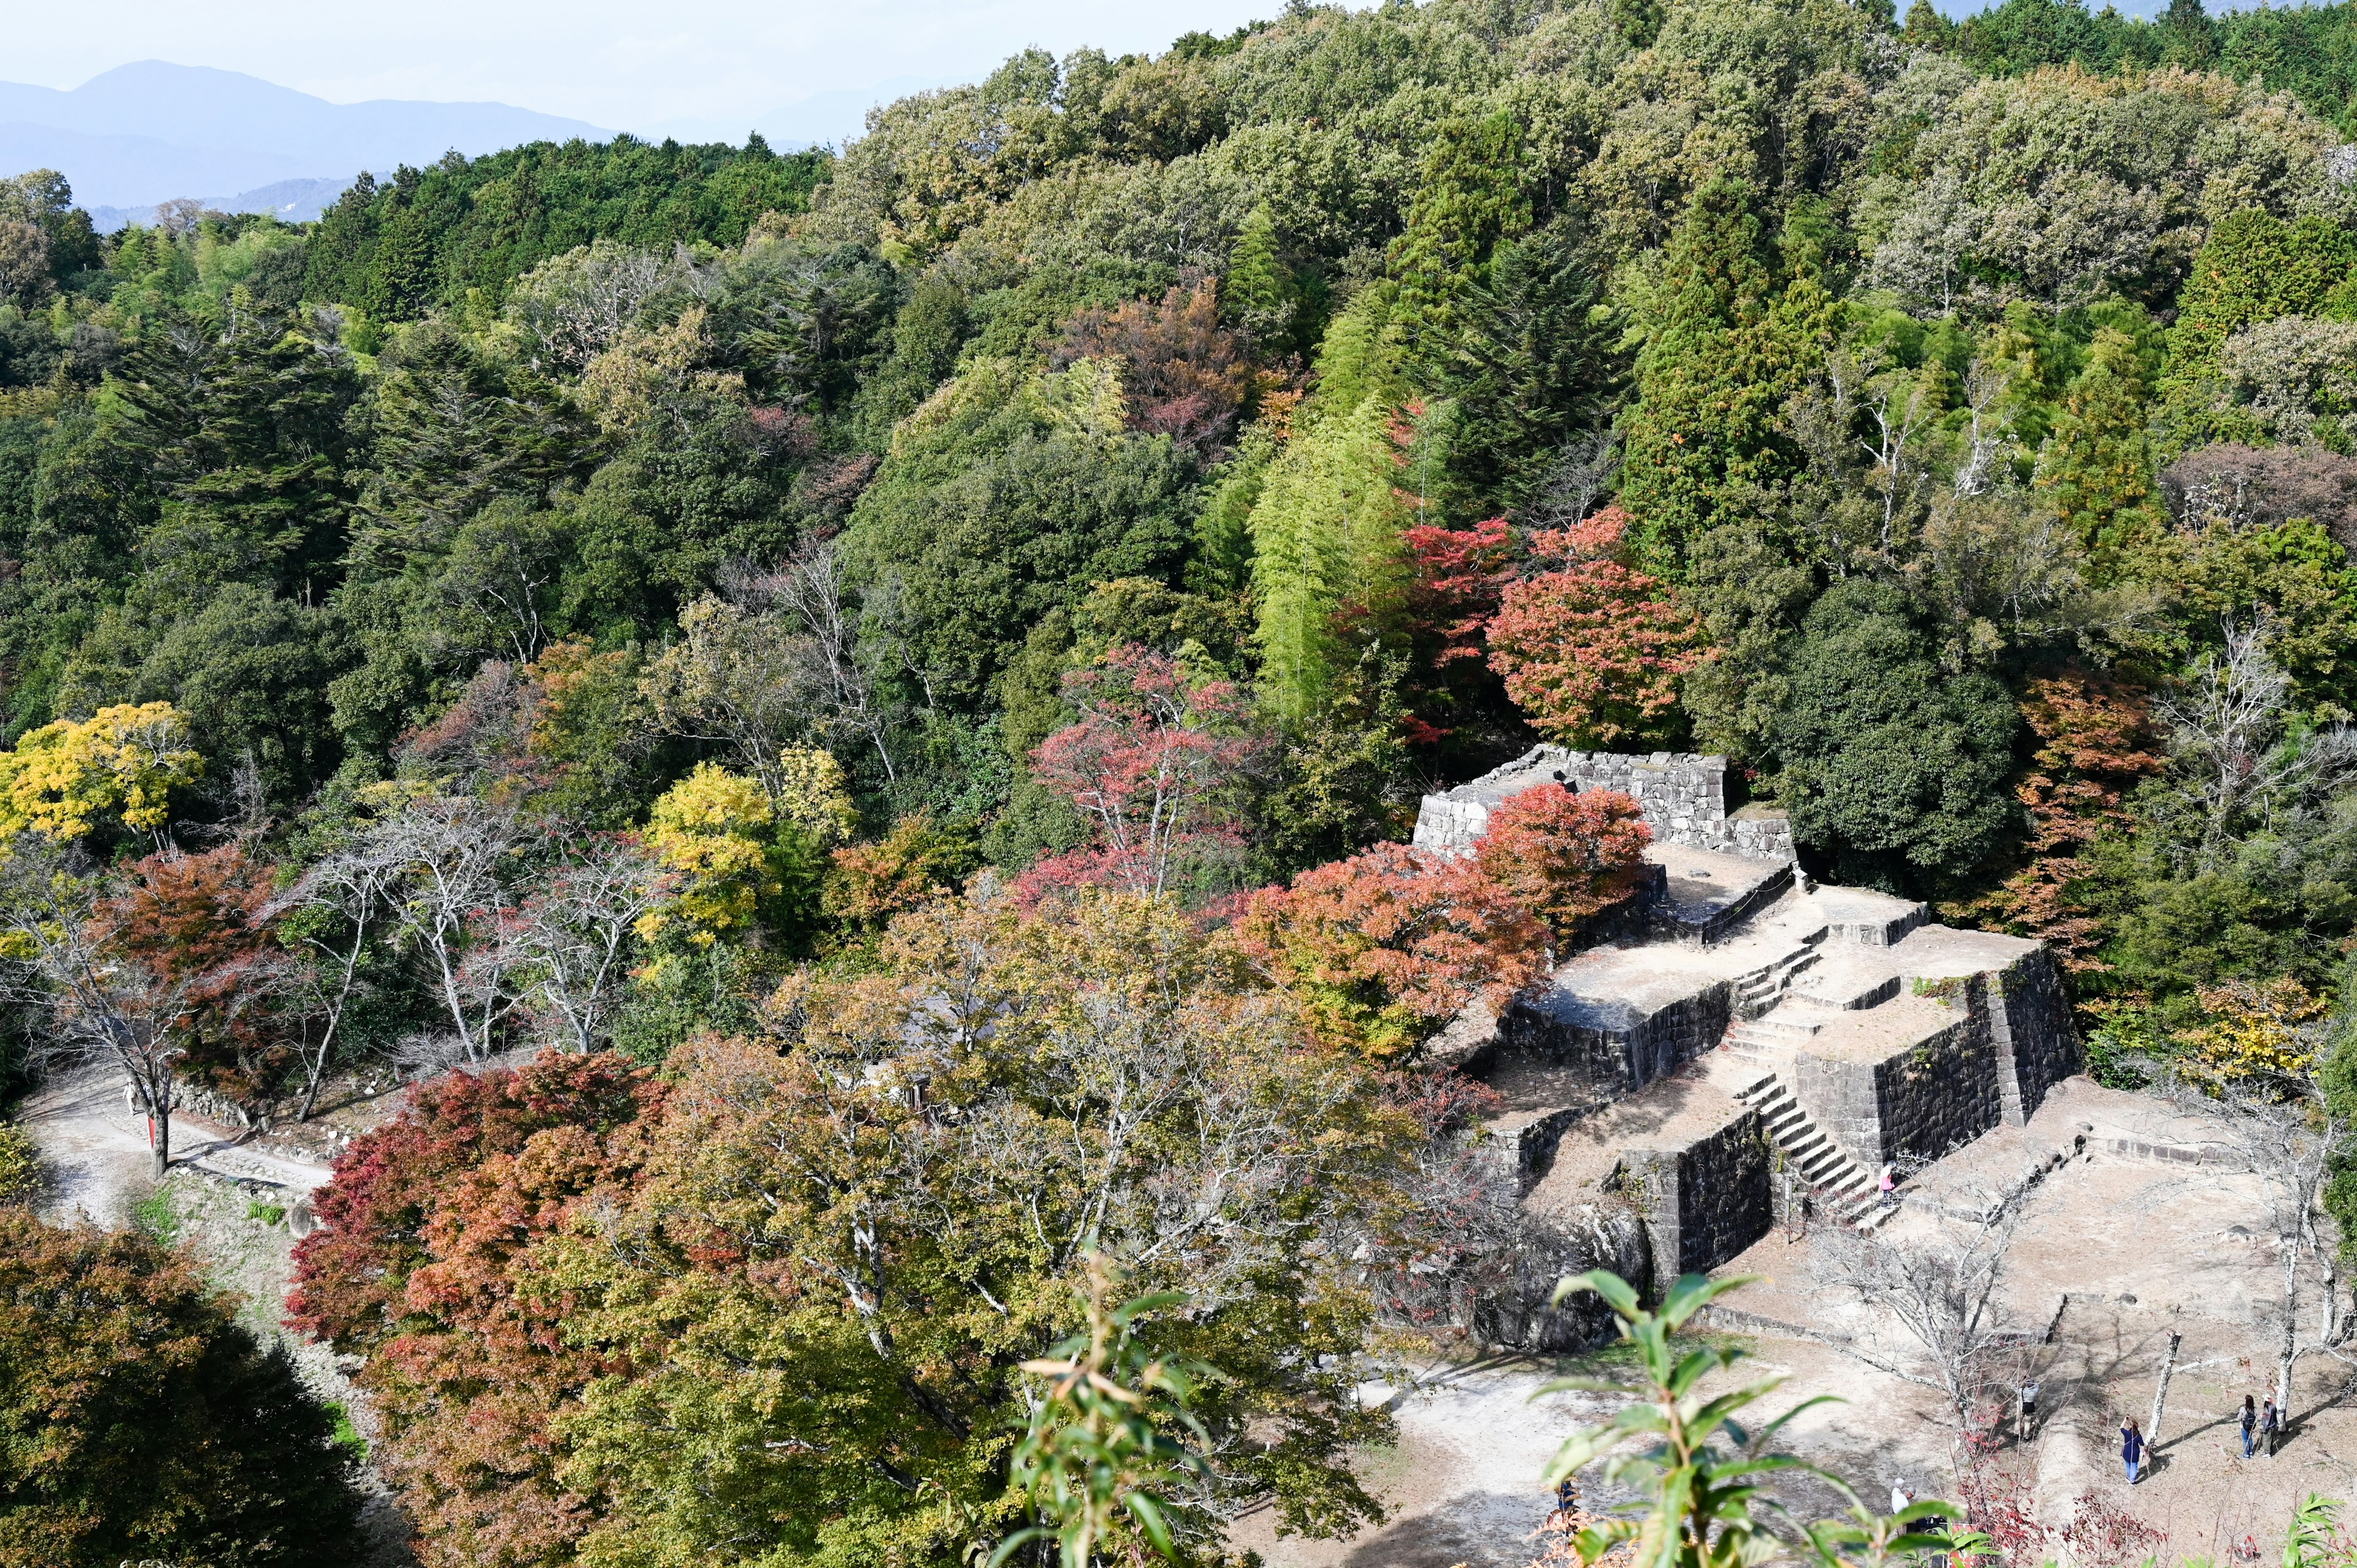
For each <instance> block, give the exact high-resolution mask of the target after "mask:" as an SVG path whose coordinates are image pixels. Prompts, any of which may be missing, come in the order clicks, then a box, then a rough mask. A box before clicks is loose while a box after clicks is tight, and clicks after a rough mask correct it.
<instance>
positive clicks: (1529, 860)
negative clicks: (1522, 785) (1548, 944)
mask: <svg viewBox="0 0 2357 1568" xmlns="http://www.w3.org/2000/svg"><path fill="white" fill-rule="evenodd" d="M1652 842H1653V830H1652V828H1650V827H1648V826H1646V825H1645V816H1644V811H1643V810H1642V808H1641V807H1640V806H1639V805H1638V804H1637V802H1636V800H1634V799H1633V798H1631V797H1630V796H1628V795H1624V794H1622V793H1621V792H1620V791H1619V790H1617V789H1591V790H1589V791H1588V792H1587V793H1586V794H1579V793H1577V792H1575V791H1573V790H1570V789H1565V788H1564V787H1563V786H1562V785H1560V784H1552V783H1551V784H1542V785H1539V786H1538V787H1537V788H1536V789H1525V790H1523V792H1522V793H1521V794H1519V795H1516V796H1515V797H1514V798H1513V799H1512V800H1508V801H1507V802H1506V803H1505V804H1504V805H1502V806H1501V807H1499V808H1498V809H1497V810H1496V811H1492V812H1491V813H1490V825H1489V830H1488V831H1487V832H1485V833H1484V834H1483V835H1482V837H1481V842H1480V845H1479V846H1478V847H1477V848H1476V849H1475V851H1474V859H1475V862H1476V864H1478V865H1480V868H1481V870H1482V872H1483V874H1484V875H1487V876H1488V877H1489V878H1490V880H1491V881H1492V882H1494V883H1495V884H1497V886H1499V887H1500V888H1501V889H1502V890H1503V891H1504V892H1505V893H1506V895H1507V896H1508V897H1511V898H1512V899H1513V900H1514V901H1515V902H1517V903H1519V904H1520V905H1522V907H1523V908H1525V909H1528V910H1529V911H1530V912H1531V913H1532V914H1533V915H1535V916H1536V917H1538V918H1539V919H1540V920H1542V921H1544V923H1545V925H1546V928H1547V929H1548V930H1549V931H1551V932H1553V933H1554V935H1555V942H1556V945H1557V947H1558V948H1561V947H1564V946H1567V945H1568V944H1569V943H1570V942H1571V941H1572V940H1573V939H1574V938H1575V937H1576V936H1577V933H1578V930H1579V928H1580V926H1581V925H1582V923H1584V922H1585V921H1587V919H1588V918H1590V917H1592V916H1594V915H1596V914H1597V913H1598V912H1599V911H1601V910H1603V909H1606V908H1610V907H1611V906H1612V905H1614V904H1617V903H1619V902H1620V900H1621V899H1623V898H1626V897H1628V896H1629V895H1630V894H1631V893H1632V892H1634V891H1636V888H1637V884H1638V881H1639V879H1640V878H1641V877H1642V876H1643V875H1644V871H1645V865H1644V854H1645V846H1646V845H1647V844H1649V843H1652Z"/></svg>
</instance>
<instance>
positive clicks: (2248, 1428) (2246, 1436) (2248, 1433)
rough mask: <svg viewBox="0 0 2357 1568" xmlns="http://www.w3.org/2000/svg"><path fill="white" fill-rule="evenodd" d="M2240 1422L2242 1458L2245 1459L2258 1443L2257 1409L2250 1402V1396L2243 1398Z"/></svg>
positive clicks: (2246, 1395) (2245, 1395)
mask: <svg viewBox="0 0 2357 1568" xmlns="http://www.w3.org/2000/svg"><path fill="white" fill-rule="evenodd" d="M2240 1421H2241V1424H2242V1428H2243V1457H2244V1458H2245V1459H2247V1458H2249V1457H2250V1456H2251V1449H2252V1447H2253V1446H2254V1445H2255V1444H2256V1443H2257V1441H2258V1426H2259V1412H2258V1407H2257V1406H2256V1405H2255V1404H2253V1403H2252V1402H2251V1396H2250V1395H2248V1394H2244V1396H2243V1413H2242V1415H2241V1417H2240Z"/></svg>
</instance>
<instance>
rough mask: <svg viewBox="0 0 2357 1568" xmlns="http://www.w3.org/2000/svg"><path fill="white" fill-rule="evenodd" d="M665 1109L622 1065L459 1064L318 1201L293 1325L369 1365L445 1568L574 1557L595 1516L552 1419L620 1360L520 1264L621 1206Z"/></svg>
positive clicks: (392, 1470) (353, 1154)
mask: <svg viewBox="0 0 2357 1568" xmlns="http://www.w3.org/2000/svg"><path fill="white" fill-rule="evenodd" d="M663 1100H664V1090H663V1087H662V1085H661V1084H660V1083H658V1082H657V1081H655V1080H654V1079H652V1078H651V1077H650V1076H649V1075H648V1074H647V1073H646V1072H644V1071H643V1070H641V1069H639V1068H637V1067H636V1066H634V1065H633V1064H632V1063H630V1061H629V1060H628V1059H626V1058H621V1057H618V1056H613V1055H610V1054H609V1055H600V1056H591V1057H584V1056H576V1055H560V1054H558V1053H556V1052H553V1051H551V1052H545V1053H544V1054H543V1055H541V1056H540V1057H539V1058H537V1059H535V1060H534V1061H533V1062H532V1063H530V1064H529V1065H527V1066H525V1067H522V1068H519V1069H497V1070H494V1071H491V1072H487V1073H483V1074H481V1075H479V1076H477V1075H474V1074H469V1073H454V1074H451V1075H449V1076H448V1077H446V1078H441V1079H435V1080H433V1081H432V1082H429V1083H425V1084H421V1085H419V1086H418V1087H417V1088H416V1089H414V1090H411V1093H410V1101H409V1104H408V1106H407V1107H406V1108H405V1109H404V1111H403V1112H402V1113H401V1115H400V1116H399V1117H397V1118H396V1119H395V1120H393V1122H388V1123H386V1124H385V1125H384V1126H382V1127H380V1128H378V1129H376V1130H375V1131H373V1132H371V1133H367V1134H365V1135H363V1136H361V1138H359V1139H357V1140H355V1141H354V1142H353V1144H352V1146H351V1148H350V1150H348V1151H347V1152H346V1153H345V1155H343V1157H342V1158H341V1159H339V1160H338V1161H337V1163H336V1174H335V1176H334V1179H333V1180H331V1181H330V1182H329V1183H328V1186H327V1187H325V1188H324V1189H322V1191H321V1193H320V1195H319V1197H318V1199H317V1210H318V1215H319V1218H320V1219H321V1220H322V1221H323V1222H324V1226H325V1228H324V1229H322V1230H317V1231H314V1232H313V1233H312V1234H311V1235H309V1236H307V1237H306V1238H305V1239H304V1240H303V1241H302V1243H301V1244H300V1245H299V1246H297V1247H296V1250H295V1291H294V1294H292V1295H291V1296H290V1297H289V1298H288V1301H287V1312H288V1318H287V1321H288V1323H289V1324H290V1326H294V1327H296V1328H299V1329H301V1330H303V1331H304V1332H306V1333H308V1334H311V1335H314V1336H317V1337H320V1338H323V1339H326V1340H327V1341H328V1343H329V1344H331V1345H333V1346H334V1347H335V1348H336V1349H338V1350H339V1351H342V1352H346V1353H359V1354H362V1355H365V1356H366V1357H367V1358H368V1359H367V1360H366V1362H365V1363H364V1364H363V1365H362V1367H361V1370H360V1372H359V1374H358V1380H359V1381H360V1383H361V1386H362V1387H363V1388H364V1389H366V1390H367V1391H368V1392H369V1393H370V1395H371V1398H372V1400H373V1401H374V1402H375V1405H376V1408H377V1411H378V1413H379V1415H380V1417H381V1418H382V1421H383V1423H384V1428H385V1432H384V1438H383V1441H382V1444H380V1445H379V1449H378V1452H379V1455H381V1457H382V1461H383V1463H384V1466H385V1469H386V1472H387V1474H388V1476H389V1477H390V1478H392V1479H393V1481H394V1482H395V1484H396V1485H397V1486H398V1487H400V1488H401V1491H402V1494H403V1499H404V1503H405V1504H406V1505H407V1506H408V1507H409V1509H411V1512H412V1516H413V1517H414V1520H416V1523H417V1526H418V1531H419V1541H418V1546H419V1551H420V1555H421V1556H422V1557H423V1558H424V1559H425V1562H426V1563H428V1564H430V1565H432V1568H442V1565H445V1564H450V1565H454V1568H455V1565H456V1564H459V1563H468V1564H472V1563H488V1562H499V1563H543V1562H558V1561H569V1560H570V1556H571V1543H572V1542H573V1541H576V1540H577V1539H578V1538H579V1536H580V1534H581V1532H582V1531H583V1530H586V1529H587V1527H588V1525H589V1524H590V1523H591V1522H593V1520H594V1518H595V1511H596V1508H595V1499H593V1498H588V1497H586V1496H584V1495H583V1494H581V1493H580V1492H578V1491H576V1490H575V1489H574V1488H572V1487H568V1486H566V1485H565V1484H564V1482H562V1481H561V1480H560V1479H559V1478H558V1477H557V1475H556V1471H555V1450H556V1445H555V1444H554V1441H553V1439H552V1434H551V1432H550V1425H549V1423H550V1422H551V1421H552V1420H553V1419H554V1416H555V1415H556V1414H558V1413H559V1412H560V1411H562V1410H563V1409H565V1408H567V1407H568V1406H569V1404H570V1403H571V1402H573V1401H574V1400H575V1399H576V1397H577V1395H578V1393H579V1391H580V1390H581V1389H582V1388H583V1387H584V1386H585V1385H586V1384H587V1382H588V1380H590V1379H591V1378H593V1377H596V1376H597V1375H599V1374H601V1373H603V1372H606V1371H609V1370H612V1369H613V1368H612V1367H610V1366H609V1365H608V1364H607V1363H606V1362H604V1361H602V1360H600V1359H598V1358H597V1356H596V1355H594V1354H593V1353H591V1352H588V1351H586V1350H583V1349H581V1348H578V1347H576V1346H574V1345H572V1344H570V1343H569V1342H568V1341H567V1340H566V1338H565V1333H564V1324H565V1319H566V1317H567V1316H570V1315H571V1314H572V1313H573V1312H574V1311H575V1310H576V1303H574V1302H573V1301H572V1300H571V1299H570V1298H569V1296H568V1295H567V1294H566V1292H565V1290H564V1289H563V1288H562V1287H561V1285H557V1284H550V1285H549V1286H548V1288H546V1289H544V1290H540V1291H536V1292H533V1293H526V1292H523V1291H520V1290H519V1289H518V1278H517V1275H518V1273H519V1272H520V1271H519V1270H517V1269H516V1267H515V1266H514V1265H515V1264H516V1263H517V1262H518V1261H519V1260H520V1259H521V1258H522V1255H523V1254H524V1253H525V1252H526V1251H528V1250H529V1249H530V1248H531V1247H532V1246H533V1244H534V1243H535V1242H537V1241H539V1240H541V1239H543V1238H544V1237H546V1236H549V1235H551V1234H553V1233H554V1232H555V1231H556V1230H558V1228H559V1227H561V1226H562V1225H563V1224H564V1223H565V1221H566V1219H568V1218H569V1217H570V1216H571V1215H572V1214H573V1213H574V1212H576V1209H577V1208H579V1207H580V1206H582V1205H584V1204H597V1203H601V1202H609V1201H619V1198H620V1197H621V1196H622V1195H623V1194H624V1193H625V1192H626V1191H627V1190H628V1188H629V1187H630V1183H631V1182H632V1181H633V1180H634V1179H635V1177H636V1176H637V1173H638V1169H639V1165H640V1161H641V1160H642V1159H643V1157H644V1151H645V1148H646V1144H647V1140H648V1137H649V1135H650V1133H651V1127H652V1124H653V1123H654V1122H656V1121H658V1120H659V1118H660V1115H661V1112H662V1105H663Z"/></svg>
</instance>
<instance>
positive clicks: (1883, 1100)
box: [1792, 1006, 2003, 1171]
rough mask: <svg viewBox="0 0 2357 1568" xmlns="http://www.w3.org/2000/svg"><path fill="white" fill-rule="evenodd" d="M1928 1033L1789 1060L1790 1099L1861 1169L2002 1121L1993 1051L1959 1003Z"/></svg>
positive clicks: (1919, 1154)
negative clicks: (1873, 1048) (1862, 1049)
mask: <svg viewBox="0 0 2357 1568" xmlns="http://www.w3.org/2000/svg"><path fill="white" fill-rule="evenodd" d="M1955 1013H1956V1018H1955V1021H1954V1022H1953V1023H1952V1024H1950V1025H1949V1026H1947V1027H1945V1028H1943V1029H1941V1030H1939V1031H1938V1032H1937V1033H1935V1034H1933V1035H1931V1036H1928V1037H1926V1038H1923V1039H1921V1040H1918V1041H1915V1042H1914V1043H1912V1044H1910V1045H1907V1046H1903V1047H1899V1048H1897V1049H1894V1050H1893V1051H1892V1052H1891V1054H1889V1056H1886V1057H1883V1058H1878V1059H1875V1058H1864V1059H1861V1058H1854V1057H1838V1058H1824V1057H1817V1056H1813V1055H1811V1054H1810V1053H1809V1050H1808V1048H1807V1047H1802V1048H1801V1050H1800V1051H1799V1052H1798V1053H1797V1054H1796V1055H1795V1057H1794V1058H1793V1062H1792V1097H1793V1098H1794V1099H1795V1100H1798V1101H1800V1102H1801V1108H1802V1109H1803V1110H1804V1111H1806V1112H1808V1113H1809V1115H1810V1117H1811V1118H1812V1119H1813V1121H1814V1122H1816V1123H1817V1125H1818V1126H1819V1127H1821V1128H1823V1129H1824V1133H1825V1136H1827V1137H1829V1138H1831V1139H1832V1140H1833V1141H1834V1144H1835V1147H1837V1148H1839V1149H1840V1150H1841V1152H1842V1153H1844V1154H1846V1155H1848V1156H1849V1157H1850V1158H1851V1159H1853V1160H1856V1161H1857V1163H1858V1164H1859V1165H1864V1166H1865V1167H1867V1169H1868V1170H1869V1171H1871V1170H1878V1169H1879V1168H1880V1167H1881V1165H1882V1163H1883V1162H1884V1161H1886V1160H1900V1159H1907V1158H1910V1157H1911V1158H1917V1159H1925V1160H1935V1159H1938V1158H1939V1157H1940V1156H1941V1155H1944V1154H1946V1153H1948V1151H1949V1150H1951V1149H1953V1148H1955V1147H1957V1146H1958V1145H1960V1144H1965V1143H1968V1142H1970V1141H1971V1140H1973V1139H1975V1138H1977V1137H1979V1136H1980V1135H1981V1134H1982V1133H1986V1132H1987V1131H1988V1130H1989V1129H1990V1128H1992V1127H1995V1126H1996V1125H1997V1123H1998V1122H1999V1121H2000V1120H2002V1115H2003V1112H2002V1106H2001V1102H2000V1098H1999V1091H1998V1073H1997V1063H1996V1050H1995V1048H1994V1047H1993V1046H1992V1045H1991V1043H1990V1041H1989V1036H1988V1030H1987V1028H1986V1026H1985V1025H1984V1024H1983V1022H1982V1021H1981V1020H1980V1019H1978V1018H1975V1016H1974V1015H1973V1014H1972V1012H1971V1011H1970V1010H1969V1009H1968V1008H1966V1007H1963V1006H1959V1007H1957V1008H1956V1009H1955Z"/></svg>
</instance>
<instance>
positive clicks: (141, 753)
mask: <svg viewBox="0 0 2357 1568" xmlns="http://www.w3.org/2000/svg"><path fill="white" fill-rule="evenodd" d="M203 773H204V759H203V758H202V757H199V755H198V754H197V752H196V750H195V748H194V747H192V746H190V745H189V744H188V721H187V720H186V719H184V718H182V717H181V716H180V713H179V710H178V709H177V708H175V707H173V706H172V704H171V703H140V704H138V705H136V706H135V705H133V704H131V703H120V704H117V705H116V706H114V707H111V708H101V709H100V710H99V711H98V712H97V713H96V714H92V715H91V717H89V718H87V719H59V720H58V721H57V722H56V723H55V724H48V725H42V726H41V727H40V728H38V729H37V730H31V731H28V732H27V734H26V735H25V736H24V738H23V739H21V740H19V741H18V742H17V743H16V749H15V750H14V751H7V752H0V832H5V834H6V835H8V836H10V837H14V836H15V835H16V834H17V833H20V832H38V833H42V834H45V835H47V836H48V837H49V838H52V839H57V840H59V841H64V840H69V839H78V838H81V837H83V836H84V835H85V834H87V833H88V832H90V831H91V828H92V827H93V826H95V825H96V822H97V819H98V817H99V816H100V815H101V814H102V813H106V812H113V813H114V814H115V815H117V816H119V817H120V818H121V819H122V821H123V824H124V826H125V827H127V828H129V829H131V830H132V831H133V832H143V833H149V834H154V835H157V836H160V835H161V834H162V832H163V830H164V828H165V826H166V825H167V823H169V822H170V821H171V820H172V811H171V799H170V798H171V792H172V790H173V789H176V788H178V787H180V786H183V785H188V784H192V783H194V782H195V781H196V780H197V779H199V778H200V777H202V776H203Z"/></svg>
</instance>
